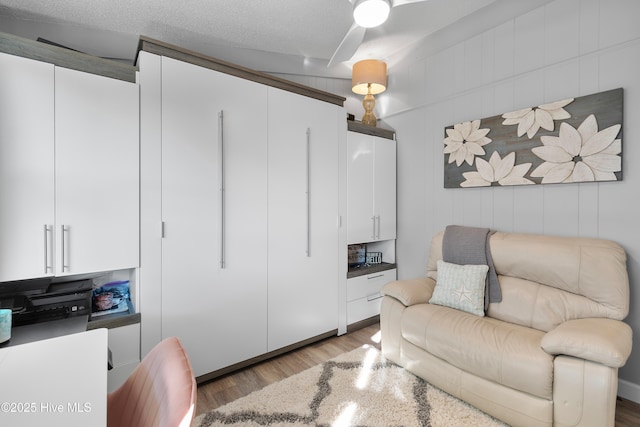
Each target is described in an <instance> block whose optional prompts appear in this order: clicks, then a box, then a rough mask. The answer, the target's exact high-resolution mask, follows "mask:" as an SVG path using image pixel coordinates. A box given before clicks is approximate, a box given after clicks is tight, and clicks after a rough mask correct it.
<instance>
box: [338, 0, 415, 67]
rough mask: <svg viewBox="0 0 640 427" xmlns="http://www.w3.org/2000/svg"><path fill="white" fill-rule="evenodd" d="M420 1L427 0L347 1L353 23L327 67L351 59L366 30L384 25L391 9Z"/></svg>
mask: <svg viewBox="0 0 640 427" xmlns="http://www.w3.org/2000/svg"><path fill="white" fill-rule="evenodd" d="M422 1H427V0H349V2H350V3H351V4H352V5H353V19H354V22H353V25H351V28H349V31H347V35H346V36H344V38H343V39H342V42H340V45H339V46H338V49H336V51H335V52H334V54H333V56H332V57H331V59H330V60H329V64H328V65H327V67H331V66H332V65H334V64H336V63H338V62H344V61H346V60H348V59H349V58H351V57H352V56H353V55H354V54H355V53H356V51H357V50H358V47H359V46H360V43H362V40H363V39H364V35H365V33H366V31H367V28H373V27H377V26H378V25H381V24H382V23H384V21H386V20H387V17H388V16H389V12H390V10H391V8H393V7H397V6H404V5H405V4H411V3H418V2H422Z"/></svg>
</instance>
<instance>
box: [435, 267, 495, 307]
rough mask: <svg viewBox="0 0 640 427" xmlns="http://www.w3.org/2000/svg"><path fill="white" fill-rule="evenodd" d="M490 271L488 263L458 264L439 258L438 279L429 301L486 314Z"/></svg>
mask: <svg viewBox="0 0 640 427" xmlns="http://www.w3.org/2000/svg"><path fill="white" fill-rule="evenodd" d="M488 271H489V267H488V266H487V265H458V264H452V263H449V262H444V261H442V260H438V280H437V281H436V287H435V289H434V290H433V296H432V297H431V299H430V300H429V303H431V304H438V305H444V306H446V307H451V308H455V309H457V310H462V311H466V312H467V313H471V314H475V315H476V316H484V289H485V285H486V278H487V272H488Z"/></svg>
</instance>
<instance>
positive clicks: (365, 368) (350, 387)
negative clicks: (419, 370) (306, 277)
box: [194, 346, 507, 427]
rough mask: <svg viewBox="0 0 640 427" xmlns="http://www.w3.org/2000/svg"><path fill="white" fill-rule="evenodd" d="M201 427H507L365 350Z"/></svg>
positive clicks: (224, 410) (256, 396) (220, 412)
mask: <svg viewBox="0 0 640 427" xmlns="http://www.w3.org/2000/svg"><path fill="white" fill-rule="evenodd" d="M194 425H195V426H198V427H214V426H247V427H253V426H283V427H284V426H287V427H297V426H327V427H329V426H331V427H348V426H361V427H393V426H398V427H399V426H406V427H413V426H416V427H455V426H471V425H473V426H477V427H505V426H507V425H506V424H503V423H501V422H499V421H497V420H495V419H494V418H492V417H490V416H488V415H486V414H484V413H482V412H481V411H479V410H477V409H475V408H473V407H471V406H470V405H467V404H466V403H464V402H462V401H460V400H458V399H456V398H454V397H452V396H450V395H449V394H447V393H445V392H443V391H440V390H438V389H437V388H435V387H432V386H431V385H429V384H428V383H427V382H426V381H424V380H422V379H420V378H418V377H416V376H415V375H413V374H411V373H409V372H408V371H406V370H405V369H403V368H401V367H400V366H398V365H396V364H394V363H392V362H389V361H387V360H386V359H385V358H384V357H383V356H382V354H381V353H380V352H379V351H378V350H377V349H375V348H373V347H370V346H364V347H361V348H359V349H356V350H353V351H351V352H349V353H345V354H343V355H340V356H338V357H336V358H334V359H331V360H330V361H328V362H326V363H323V364H321V365H318V366H315V367H313V368H310V369H307V370H306V371H304V372H301V373H299V374H297V375H294V376H292V377H289V378H286V379H284V380H282V381H279V382H277V383H274V384H271V385H269V386H267V387H265V388H263V389H262V390H258V391H255V392H253V393H251V394H249V395H248V396H245V397H242V398H240V399H237V400H235V401H233V402H231V403H228V404H227V405H224V406H222V407H220V408H218V409H216V410H213V411H210V412H208V413H206V414H202V415H200V416H198V417H197V418H196V420H195V423H194Z"/></svg>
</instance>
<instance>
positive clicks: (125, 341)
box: [107, 323, 140, 392]
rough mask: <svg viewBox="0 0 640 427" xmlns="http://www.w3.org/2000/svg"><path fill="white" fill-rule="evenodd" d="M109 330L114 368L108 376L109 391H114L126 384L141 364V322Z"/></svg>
mask: <svg viewBox="0 0 640 427" xmlns="http://www.w3.org/2000/svg"><path fill="white" fill-rule="evenodd" d="M108 331H109V350H110V351H111V363H112V365H113V369H111V370H110V371H109V373H108V376H107V391H108V392H112V391H114V390H115V389H117V388H118V387H120V386H121V385H122V384H124V382H125V381H126V380H127V378H129V375H131V373H132V372H133V370H134V369H135V368H136V366H138V365H139V364H140V324H139V323H135V324H133V325H126V326H120V327H117V328H111V329H109V330H108Z"/></svg>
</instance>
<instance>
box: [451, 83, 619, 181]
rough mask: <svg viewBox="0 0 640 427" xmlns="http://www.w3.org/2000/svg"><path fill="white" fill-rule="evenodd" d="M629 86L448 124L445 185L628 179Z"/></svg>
mask: <svg viewBox="0 0 640 427" xmlns="http://www.w3.org/2000/svg"><path fill="white" fill-rule="evenodd" d="M622 119H623V89H622V88H618V89H611V90H607V91H604V92H599V93H594V94H591V95H586V96H580V97H577V98H565V99H562V100H560V101H555V102H549V103H546V104H542V105H538V106H537V107H531V108H523V109H520V110H516V111H511V112H509V113H504V114H499V115H495V116H491V117H487V118H483V119H481V120H470V121H463V122H462V123H458V124H455V125H451V126H447V127H446V128H445V134H444V149H443V151H444V187H445V188H471V187H501V186H511V185H532V184H534V185H535V184H555V183H575V182H602V181H620V180H622V174H623V171H622V167H623V161H622V145H623V144H622V139H623V126H622V124H623V120H622Z"/></svg>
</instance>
